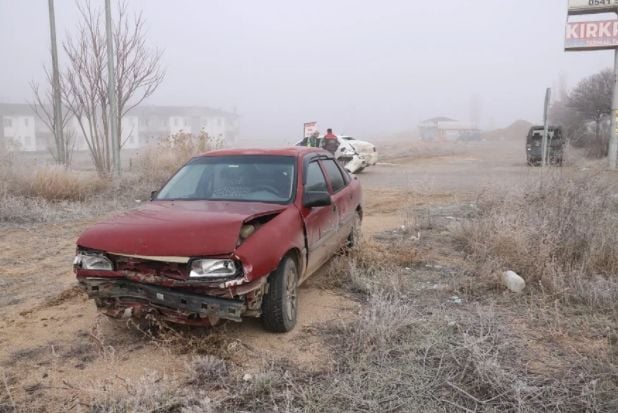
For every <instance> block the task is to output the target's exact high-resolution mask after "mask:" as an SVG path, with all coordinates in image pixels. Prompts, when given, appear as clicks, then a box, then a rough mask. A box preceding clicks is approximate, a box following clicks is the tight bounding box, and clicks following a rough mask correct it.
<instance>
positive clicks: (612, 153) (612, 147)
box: [607, 49, 618, 170]
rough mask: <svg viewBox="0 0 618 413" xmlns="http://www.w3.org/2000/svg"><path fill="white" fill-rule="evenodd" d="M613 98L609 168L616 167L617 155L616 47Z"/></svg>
mask: <svg viewBox="0 0 618 413" xmlns="http://www.w3.org/2000/svg"><path fill="white" fill-rule="evenodd" d="M613 86H614V98H613V100H612V114H611V128H610V137H609V152H608V154H607V158H608V160H609V169H611V170H614V169H616V156H617V155H618V131H617V130H616V128H618V119H616V117H618V49H614V78H613Z"/></svg>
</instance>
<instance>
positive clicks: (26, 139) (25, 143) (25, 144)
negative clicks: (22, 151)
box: [24, 136, 32, 147]
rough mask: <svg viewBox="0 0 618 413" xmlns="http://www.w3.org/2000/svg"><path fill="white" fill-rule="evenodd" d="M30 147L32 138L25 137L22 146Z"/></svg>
mask: <svg viewBox="0 0 618 413" xmlns="http://www.w3.org/2000/svg"><path fill="white" fill-rule="evenodd" d="M30 145H32V138H31V137H30V136H26V137H25V138H24V146H26V147H30Z"/></svg>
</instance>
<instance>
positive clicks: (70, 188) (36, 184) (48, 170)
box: [17, 166, 109, 201]
mask: <svg viewBox="0 0 618 413" xmlns="http://www.w3.org/2000/svg"><path fill="white" fill-rule="evenodd" d="M17 179H18V180H19V181H21V185H22V187H21V191H19V192H21V194H22V195H25V196H29V197H37V198H43V199H45V200H47V201H84V200H85V199H86V198H87V197H88V196H91V195H93V194H96V193H98V192H101V191H103V190H105V189H106V188H107V187H108V186H109V183H108V182H106V181H103V180H102V179H100V178H98V177H97V176H95V175H90V174H85V173H79V172H73V171H69V170H67V169H65V168H64V167H61V166H50V167H44V168H39V169H36V170H35V171H34V172H33V173H32V174H29V175H26V176H21V177H19V178H17Z"/></svg>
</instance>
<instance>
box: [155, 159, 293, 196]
mask: <svg viewBox="0 0 618 413" xmlns="http://www.w3.org/2000/svg"><path fill="white" fill-rule="evenodd" d="M295 171H296V167H295V162H294V158H293V157H290V156H273V155H242V156H210V157H209V156H207V157H201V158H196V159H194V160H192V161H191V162H189V163H188V164H187V165H185V166H184V167H183V168H182V169H180V170H179V171H178V172H177V173H176V175H174V176H173V177H172V179H170V180H169V182H168V183H167V184H166V185H165V186H164V187H163V188H162V189H161V190H160V191H159V193H158V195H157V197H156V199H157V200H210V201H241V202H267V203H281V204H283V203H286V204H287V203H289V202H291V201H292V197H293V196H294V189H295V182H296V181H295V179H294V177H295V176H296V173H295Z"/></svg>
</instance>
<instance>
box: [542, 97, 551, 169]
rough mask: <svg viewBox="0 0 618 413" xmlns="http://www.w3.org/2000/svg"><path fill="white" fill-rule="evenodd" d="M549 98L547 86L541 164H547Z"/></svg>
mask: <svg viewBox="0 0 618 413" xmlns="http://www.w3.org/2000/svg"><path fill="white" fill-rule="evenodd" d="M550 100H551V88H547V91H546V92H545V108H544V110H543V126H544V128H543V145H542V148H541V149H542V151H543V155H542V158H541V159H542V165H543V166H546V165H547V135H548V133H549V116H548V112H549V104H550Z"/></svg>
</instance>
